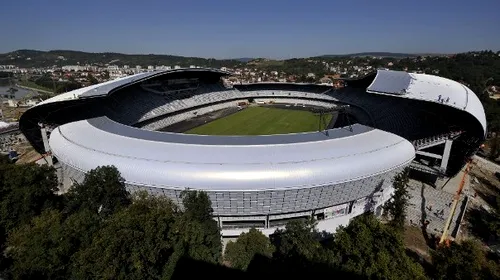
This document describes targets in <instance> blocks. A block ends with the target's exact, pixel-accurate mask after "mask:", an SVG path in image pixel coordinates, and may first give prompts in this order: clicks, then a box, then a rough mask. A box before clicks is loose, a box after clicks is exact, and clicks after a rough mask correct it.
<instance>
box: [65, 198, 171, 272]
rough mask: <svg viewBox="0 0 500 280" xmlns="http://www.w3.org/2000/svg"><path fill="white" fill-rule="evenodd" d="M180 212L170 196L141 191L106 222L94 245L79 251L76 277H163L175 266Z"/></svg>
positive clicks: (94, 240)
mask: <svg viewBox="0 0 500 280" xmlns="http://www.w3.org/2000/svg"><path fill="white" fill-rule="evenodd" d="M177 212H178V209H177V207H176V206H175V205H174V204H173V203H172V202H171V201H170V200H168V199H167V198H163V197H154V196H148V195H147V194H145V193H140V194H138V195H137V196H136V198H135V199H134V201H133V203H132V204H131V205H130V206H129V207H127V208H123V209H121V210H119V211H118V212H116V213H115V214H114V215H113V216H111V217H110V218H109V219H108V220H107V221H106V222H105V223H104V224H103V225H102V228H101V229H99V231H98V232H97V234H96V235H95V236H94V238H93V240H92V243H91V244H90V246H88V247H87V248H83V249H82V250H81V251H80V252H78V253H77V255H76V257H75V263H74V266H73V267H72V269H73V271H72V276H73V278H77V279H159V278H161V277H162V276H164V273H165V272H166V271H167V268H168V267H169V266H173V267H175V261H176V259H175V255H174V252H175V251H176V244H175V243H174V242H173V239H175V237H174V236H175V235H176V234H178V233H177V232H175V230H174V229H175V228H174V226H173V224H174V222H175V219H176V214H177ZM173 255H174V258H172V256H173ZM172 262H173V264H172Z"/></svg>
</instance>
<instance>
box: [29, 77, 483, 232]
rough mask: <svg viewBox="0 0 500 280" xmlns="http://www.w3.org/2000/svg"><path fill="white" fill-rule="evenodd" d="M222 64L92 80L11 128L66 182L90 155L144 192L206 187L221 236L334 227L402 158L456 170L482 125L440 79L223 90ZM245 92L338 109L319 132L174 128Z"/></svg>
mask: <svg viewBox="0 0 500 280" xmlns="http://www.w3.org/2000/svg"><path fill="white" fill-rule="evenodd" d="M227 75H229V73H226V72H223V71H219V70H215V69H200V68H195V69H177V70H169V71H159V72H149V73H142V74H138V75H133V76H129V77H125V78H122V79H118V80H113V81H109V82H106V83H102V84H98V85H93V86H90V87H86V88H82V89H78V90H75V91H72V92H68V93H65V94H61V95H59V96H56V97H54V98H52V99H49V100H46V101H44V102H42V103H40V104H39V105H37V106H35V107H33V108H31V109H29V110H28V111H27V112H26V113H25V114H23V116H22V117H21V120H20V129H21V130H22V132H23V133H24V135H25V136H26V137H27V139H28V140H29V141H30V143H31V144H32V145H33V147H34V148H35V149H36V150H37V151H38V152H40V153H49V152H50V153H51V154H52V155H53V156H54V157H55V158H56V159H57V161H58V163H57V164H58V165H59V166H60V168H61V170H62V172H61V174H62V180H63V184H70V183H71V182H73V181H81V180H83V178H84V174H85V173H86V172H88V171H89V170H91V169H93V168H95V167H97V166H100V165H114V166H116V167H117V168H118V169H119V171H120V172H121V174H122V177H123V178H124V179H125V182H126V185H127V188H128V189H129V190H130V191H137V190H146V191H148V192H149V193H152V194H155V195H166V196H168V197H169V198H171V199H173V200H174V201H176V202H178V203H180V201H181V200H180V193H181V192H182V191H184V190H186V189H193V190H204V191H206V192H207V193H208V195H209V196H210V198H211V200H212V206H213V209H214V214H215V217H216V219H217V221H218V222H219V225H220V227H221V229H222V233H223V235H224V236H228V237H230V236H237V235H239V234H240V233H241V232H243V231H245V230H247V229H248V228H250V227H255V228H259V229H260V230H262V231H263V232H264V233H266V234H270V233H272V232H273V231H274V230H275V229H276V228H277V227H281V226H284V225H285V224H286V222H288V221H289V220H291V219H299V218H304V217H314V218H316V219H317V220H318V227H319V229H320V230H327V231H334V230H335V229H336V227H337V226H339V225H345V224H347V223H348V221H349V220H350V219H351V218H352V217H354V216H357V215H360V214H362V213H364V212H367V211H374V212H375V213H377V214H380V213H381V212H382V205H383V204H384V203H385V202H386V201H387V200H388V199H390V197H391V195H392V192H393V188H392V179H393V177H394V176H395V175H396V174H398V173H399V172H401V171H402V170H403V169H404V168H407V167H411V168H412V169H414V170H416V171H417V172H421V173H425V174H429V175H432V176H435V178H440V177H444V176H452V175H454V174H456V173H457V172H458V171H459V170H460V169H461V168H462V167H463V165H464V164H465V162H466V161H467V159H468V158H470V156H472V155H473V154H474V153H475V152H476V151H477V149H478V147H479V145H480V144H481V143H482V142H483V141H484V138H485V135H486V118H485V114H484V109H483V107H482V105H481V103H480V101H479V99H478V97H477V96H476V95H475V94H474V93H473V92H472V91H471V90H470V89H469V88H467V87H466V86H464V85H462V84H460V83H457V82H455V81H451V80H448V79H445V78H441V77H437V76H432V75H425V74H412V73H406V72H398V71H387V70H379V71H377V72H376V73H373V74H371V75H368V76H366V77H364V78H362V79H358V80H349V81H345V86H344V87H342V88H332V87H328V86H321V85H311V84H290V83H257V84H241V85H236V86H234V87H228V86H225V84H224V83H223V79H222V78H223V77H225V76H227ZM244 103H251V104H262V103H273V104H288V106H290V105H291V106H292V107H293V106H304V107H311V108H328V110H333V111H335V108H344V109H343V110H339V111H338V112H337V113H334V117H333V120H332V122H331V123H330V126H329V127H328V128H327V129H326V130H324V131H318V132H310V133H292V134H284V135H267V136H206V135H187V134H182V133H179V132H178V131H177V132H175V131H174V132H172V131H173V130H170V131H169V127H174V126H175V125H176V124H179V123H182V122H184V121H186V120H189V119H193V118H197V117H199V116H203V115H206V114H208V113H211V112H214V111H218V110H221V109H227V108H233V107H237V106H240V105H241V104H244ZM345 105H347V106H345ZM345 108H347V109H345ZM346 119H349V120H350V122H346ZM336 121H337V124H335V122H336ZM160 130H161V131H160Z"/></svg>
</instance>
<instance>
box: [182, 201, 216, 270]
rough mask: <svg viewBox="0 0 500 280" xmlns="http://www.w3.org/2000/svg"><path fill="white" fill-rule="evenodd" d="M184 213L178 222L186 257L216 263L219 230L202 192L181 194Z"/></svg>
mask: <svg viewBox="0 0 500 280" xmlns="http://www.w3.org/2000/svg"><path fill="white" fill-rule="evenodd" d="M182 204H183V206H184V213H183V215H182V216H181V217H180V219H179V220H178V221H179V223H178V227H179V228H180V230H179V232H180V233H181V236H180V240H179V244H182V247H183V248H184V251H185V252H186V254H187V256H189V257H191V258H193V259H195V260H203V261H206V262H211V263H217V262H219V261H220V260H221V256H222V243H221V235H220V229H219V225H218V224H217V222H216V221H215V220H214V219H213V209H212V202H211V201H210V198H209V197H208V194H207V193H206V192H203V191H184V192H183V193H182Z"/></svg>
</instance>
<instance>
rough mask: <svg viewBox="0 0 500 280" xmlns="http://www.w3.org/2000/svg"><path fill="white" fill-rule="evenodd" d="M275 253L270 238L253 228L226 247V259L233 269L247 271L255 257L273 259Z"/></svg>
mask: <svg viewBox="0 0 500 280" xmlns="http://www.w3.org/2000/svg"><path fill="white" fill-rule="evenodd" d="M273 251H274V248H273V246H272V245H271V242H270V241H269V238H267V236H265V235H264V234H262V232H260V231H258V230H256V229H254V228H252V229H250V230H249V231H248V232H246V233H242V234H241V235H240V236H239V237H238V239H237V240H236V242H232V241H229V243H227V245H226V250H225V253H224V259H225V260H226V261H228V262H229V263H230V264H231V267H234V268H238V269H242V270H245V269H246V268H247V267H248V265H249V264H250V262H251V261H252V260H253V258H254V256H255V255H262V256H266V257H269V258H270V257H272V253H273Z"/></svg>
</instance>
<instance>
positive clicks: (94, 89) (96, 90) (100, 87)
mask: <svg viewBox="0 0 500 280" xmlns="http://www.w3.org/2000/svg"><path fill="white" fill-rule="evenodd" d="M176 73H183V74H184V73H190V74H191V73H200V74H203V73H205V74H207V73H208V74H212V75H218V76H227V75H230V73H229V72H226V71H222V70H219V69H211V68H181V69H174V70H160V71H152V72H145V73H139V74H135V75H131V76H126V77H123V78H118V79H115V80H111V81H107V82H104V83H100V84H96V85H91V86H88V87H83V88H79V89H76V90H73V91H69V92H66V93H63V94H59V95H57V96H55V97H52V98H50V99H47V100H45V101H43V102H40V103H39V104H38V105H37V106H40V105H44V104H47V103H54V102H59V101H65V100H74V99H81V98H89V97H99V96H106V95H108V94H110V93H112V92H113V91H116V90H118V89H120V88H123V87H125V86H129V85H132V84H135V83H139V82H142V81H145V80H148V79H152V78H155V77H159V76H164V75H173V74H176ZM35 107H36V106H35Z"/></svg>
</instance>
